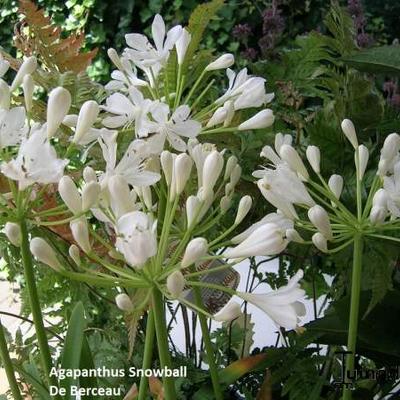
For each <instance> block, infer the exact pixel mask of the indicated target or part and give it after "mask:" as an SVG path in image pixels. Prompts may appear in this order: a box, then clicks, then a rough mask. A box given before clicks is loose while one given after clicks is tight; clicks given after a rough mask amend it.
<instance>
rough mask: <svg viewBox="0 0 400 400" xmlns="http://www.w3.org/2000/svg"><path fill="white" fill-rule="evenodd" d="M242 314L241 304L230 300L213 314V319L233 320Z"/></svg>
mask: <svg viewBox="0 0 400 400" xmlns="http://www.w3.org/2000/svg"><path fill="white" fill-rule="evenodd" d="M241 314H242V310H241V308H240V304H239V303H236V301H230V302H229V303H228V304H226V305H225V307H223V308H222V309H221V310H219V311H218V312H217V313H216V314H214V315H213V319H214V320H215V321H219V322H231V321H233V320H234V319H236V318H238V317H239V316H240V315H241Z"/></svg>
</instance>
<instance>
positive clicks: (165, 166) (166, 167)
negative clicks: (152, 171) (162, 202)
mask: <svg viewBox="0 0 400 400" xmlns="http://www.w3.org/2000/svg"><path fill="white" fill-rule="evenodd" d="M160 161H161V168H162V170H163V172H164V176H165V181H166V182H167V185H170V183H171V180H172V171H173V166H174V159H173V157H172V154H171V153H170V152H169V151H168V150H164V151H163V152H162V153H161V154H160Z"/></svg>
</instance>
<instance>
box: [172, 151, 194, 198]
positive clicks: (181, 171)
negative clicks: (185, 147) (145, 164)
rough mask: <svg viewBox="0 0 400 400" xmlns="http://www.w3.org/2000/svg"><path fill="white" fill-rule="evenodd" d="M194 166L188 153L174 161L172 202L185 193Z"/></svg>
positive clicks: (180, 155) (182, 154)
mask: <svg viewBox="0 0 400 400" xmlns="http://www.w3.org/2000/svg"><path fill="white" fill-rule="evenodd" d="M192 165H193V161H192V159H191V158H190V157H189V156H188V155H187V154H186V153H181V154H179V155H178V156H177V157H176V158H175V159H174V167H173V172H172V181H171V193H170V200H173V199H175V197H176V196H179V195H180V194H181V193H182V192H183V189H184V188H185V186H186V183H187V181H188V179H189V177H190V173H191V171H192Z"/></svg>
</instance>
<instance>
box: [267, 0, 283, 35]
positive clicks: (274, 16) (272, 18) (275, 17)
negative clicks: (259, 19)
mask: <svg viewBox="0 0 400 400" xmlns="http://www.w3.org/2000/svg"><path fill="white" fill-rule="evenodd" d="M281 12H282V11H281V10H279V9H278V7H277V5H276V4H273V5H272V8H267V9H266V10H264V12H263V34H264V35H277V36H279V35H280V34H281V33H282V32H283V30H284V29H285V20H284V19H283V17H282V15H281Z"/></svg>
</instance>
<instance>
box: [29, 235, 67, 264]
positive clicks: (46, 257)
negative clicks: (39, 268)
mask: <svg viewBox="0 0 400 400" xmlns="http://www.w3.org/2000/svg"><path fill="white" fill-rule="evenodd" d="M29 248H30V250H31V253H32V254H33V256H34V257H35V258H36V259H37V260H38V261H40V262H41V263H43V264H46V265H48V266H49V267H51V268H53V269H55V270H56V271H57V270H59V269H60V268H61V264H60V262H59V261H58V259H57V256H56V253H55V252H54V250H53V248H52V247H51V246H50V245H49V244H48V243H47V242H46V241H45V240H44V239H42V238H41V237H34V238H33V239H31V241H30V244H29Z"/></svg>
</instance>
